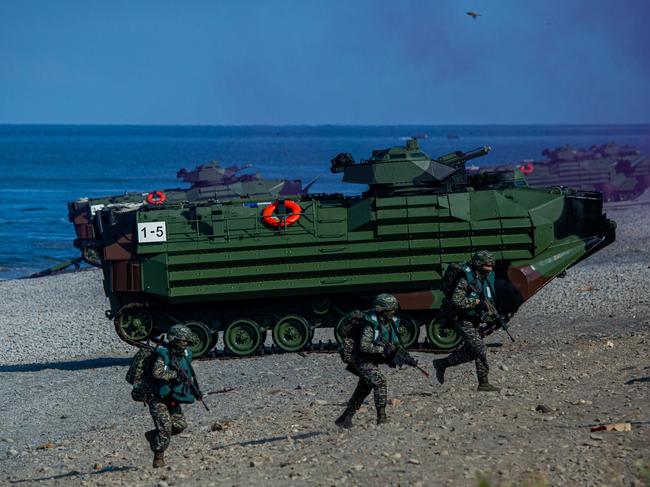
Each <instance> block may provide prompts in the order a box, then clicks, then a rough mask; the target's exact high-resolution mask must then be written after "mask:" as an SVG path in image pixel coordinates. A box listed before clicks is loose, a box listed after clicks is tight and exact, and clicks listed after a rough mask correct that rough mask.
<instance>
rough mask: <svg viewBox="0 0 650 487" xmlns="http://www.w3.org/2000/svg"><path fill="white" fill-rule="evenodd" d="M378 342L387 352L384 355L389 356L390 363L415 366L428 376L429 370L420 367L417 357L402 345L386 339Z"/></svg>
mask: <svg viewBox="0 0 650 487" xmlns="http://www.w3.org/2000/svg"><path fill="white" fill-rule="evenodd" d="M378 343H379V344H382V345H383V346H384V350H386V351H387V352H389V353H386V355H387V356H388V357H389V360H390V362H391V363H390V364H389V365H393V366H395V367H403V366H404V365H408V366H409V367H415V368H416V369H418V370H419V371H420V372H422V373H423V374H424V375H425V376H426V377H429V372H427V370H426V369H424V368H422V367H420V365H419V363H418V361H417V359H416V358H415V357H413V355H411V354H410V353H409V352H408V350H406V349H405V348H404V347H402V346H401V345H394V344H392V343H388V342H386V341H383V340H382V341H380V342H378Z"/></svg>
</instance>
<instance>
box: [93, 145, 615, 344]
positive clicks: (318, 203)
mask: <svg viewBox="0 0 650 487" xmlns="http://www.w3.org/2000/svg"><path fill="white" fill-rule="evenodd" d="M389 156H390V154H388V155H385V157H387V158H389ZM381 157H384V156H381ZM442 160H444V158H441V159H438V161H442ZM335 161H336V160H335ZM429 161H431V164H433V165H434V166H435V164H438V163H437V162H436V161H432V160H430V159H429ZM333 162H334V161H333ZM408 162H409V163H410V162H413V161H408ZM416 162H417V161H416ZM345 164H347V165H346V166H345V170H346V178H347V180H355V178H366V177H368V171H369V170H374V169H377V167H375V165H378V164H379V162H377V161H375V162H373V160H372V159H371V160H370V161H366V162H365V163H362V164H350V163H349V161H348V162H346V163H345ZM416 166H418V167H423V164H420V163H418V164H416ZM449 167H454V166H449ZM456 167H457V168H459V167H460V166H456ZM382 168H384V166H382ZM389 169H390V168H389ZM395 169H397V168H395ZM439 169H440V168H437V167H433V166H430V167H429V169H427V170H426V171H427V172H428V173H429V174H434V173H438V174H442V173H441V172H440V171H439ZM462 169H463V170H464V167H462ZM338 170H340V166H339V167H337V168H336V172H338ZM398 172H399V174H400V175H401V176H400V177H403V175H404V171H402V170H400V171H398ZM442 172H444V171H442ZM393 173H394V172H393V171H390V170H389V171H387V172H386V173H385V174H383V175H382V174H381V172H377V173H376V174H375V176H376V177H377V178H378V179H381V178H384V177H388V178H390V177H391V176H390V175H391V174H393ZM453 176H454V177H455V176H457V174H454V175H453ZM441 177H442V180H440V181H439V183H442V182H444V181H448V180H449V178H451V177H452V175H451V174H444V175H442V176H441ZM461 179H462V178H460V179H456V181H457V183H455V184H456V186H454V185H452V186H444V185H442V186H441V184H425V185H424V186H418V187H414V186H413V185H411V186H408V185H406V186H399V185H387V186H385V185H383V182H380V183H379V184H370V190H369V191H368V192H366V193H364V194H363V195H361V196H356V197H343V196H341V195H309V196H307V195H303V196H300V197H295V198H292V199H291V201H290V202H289V201H284V202H283V201H279V202H273V203H271V202H268V201H266V202H265V201H262V200H260V199H235V200H232V201H229V202H219V203H217V202H211V203H193V204H186V203H183V204H176V205H165V206H158V207H151V206H149V207H141V208H139V209H137V210H130V211H129V210H127V211H114V210H111V209H110V208H109V209H103V210H101V212H100V213H99V218H97V219H96V223H97V226H98V228H97V230H98V233H99V234H100V235H101V240H102V247H103V272H104V286H105V291H106V294H107V296H108V297H109V300H110V305H111V310H110V311H109V312H108V313H107V314H108V316H109V317H111V318H113V319H114V324H115V328H116V331H117V333H118V335H119V336H120V337H121V338H122V339H123V340H125V341H127V342H128V343H131V344H133V345H138V344H139V343H141V342H142V341H144V340H147V339H148V338H150V337H152V336H156V335H157V334H160V333H162V332H164V331H165V330H166V329H167V328H168V327H169V326H171V325H173V324H175V323H178V322H182V323H185V324H186V325H187V326H189V327H190V328H191V329H193V330H194V331H195V333H196V334H197V336H198V337H199V338H200V339H199V343H197V344H196V346H195V349H194V351H195V352H196V354H197V355H199V356H201V355H205V354H206V353H207V352H208V351H209V350H210V349H211V348H212V347H213V346H214V345H215V343H216V342H217V338H218V336H219V334H222V335H223V341H224V344H225V347H226V348H227V349H228V350H229V351H230V352H231V353H232V354H235V355H241V356H244V355H248V354H252V353H254V352H255V351H256V350H257V349H258V348H259V347H260V345H261V344H262V343H263V340H264V337H265V334H266V332H267V331H271V332H272V336H273V341H274V342H275V344H276V345H277V347H278V348H279V349H281V350H284V351H289V352H291V351H298V350H300V349H302V348H304V347H305V346H307V345H308V344H309V342H310V340H311V338H312V336H313V330H314V329H315V328H317V327H332V328H336V326H337V325H338V324H339V323H340V322H341V319H342V317H343V316H344V314H345V313H346V312H348V311H350V310H352V309H355V308H362V309H363V308H367V307H368V306H369V303H370V301H371V299H372V297H373V296H374V295H375V294H376V293H378V292H390V293H393V294H395V295H396V296H397V297H398V299H399V301H400V305H401V309H400V312H399V315H400V317H401V323H402V327H401V329H400V333H401V338H402V341H403V343H404V344H405V345H407V346H413V345H414V344H415V343H417V340H418V337H419V335H420V330H421V328H424V329H425V330H426V337H427V338H426V340H425V343H426V347H428V348H429V349H430V350H431V351H434V352H447V351H449V350H451V349H454V348H455V347H456V346H457V345H458V343H459V340H460V338H459V337H458V336H457V335H456V333H455V331H454V330H453V329H450V328H449V327H448V326H447V324H446V323H445V322H444V320H441V318H440V308H441V306H442V302H443V295H442V292H441V291H440V289H439V285H440V281H441V278H442V275H443V274H444V270H445V268H446V266H447V265H448V264H450V263H457V262H463V261H465V260H467V259H469V257H470V256H471V255H472V253H473V252H475V251H477V250H490V251H491V252H492V253H493V254H494V255H495V257H496V259H497V266H496V269H495V270H496V275H497V299H498V304H499V307H500V308H501V310H502V311H503V312H504V313H513V312H515V311H516V310H517V308H518V307H519V306H520V305H521V304H522V303H523V302H524V301H525V300H526V299H528V298H530V297H531V296H532V295H534V294H535V293H536V292H538V291H539V290H540V289H541V288H542V287H543V286H544V285H546V284H547V283H548V282H549V281H551V280H552V279H554V278H555V277H557V276H559V275H562V273H563V272H564V271H565V270H566V269H568V268H569V267H571V266H572V265H575V264H576V263H577V262H579V261H581V260H583V259H585V258H587V257H588V256H589V255H591V254H593V253H594V252H596V251H598V250H599V249H601V248H603V247H604V246H606V245H608V244H609V243H611V242H612V241H613V240H614V227H615V226H614V224H613V222H611V221H609V220H607V219H606V217H605V215H603V213H602V198H601V195H600V194H599V193H593V192H580V191H573V190H566V189H560V188H555V189H549V190H541V189H530V188H526V187H515V186H512V187H507V188H502V189H481V188H480V187H477V188H472V187H469V186H467V184H466V178H465V184H462V183H459V182H458V181H460V180H461ZM391 188H392V189H391ZM283 203H284V204H283ZM283 207H286V208H287V209H290V211H288V212H287V213H286V214H285V215H282V214H281V213H282V212H281V211H280V212H279V213H280V215H279V216H276V215H277V214H278V210H281V209H282V208H283ZM492 329H493V328H489V327H488V328H486V329H485V330H484V333H489V332H490V331H492ZM334 335H335V336H336V333H334Z"/></svg>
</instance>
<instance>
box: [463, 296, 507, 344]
mask: <svg viewBox="0 0 650 487" xmlns="http://www.w3.org/2000/svg"><path fill="white" fill-rule="evenodd" d="M469 287H470V289H472V290H473V291H474V292H475V293H476V294H478V295H479V299H480V300H481V303H480V304H483V305H484V306H485V308H486V309H487V312H486V313H484V314H483V316H482V317H481V320H483V321H487V319H489V318H492V319H493V320H495V321H496V322H497V324H498V325H499V326H500V327H501V328H503V331H505V332H506V333H507V334H508V336H509V337H510V340H512V341H513V342H514V341H515V339H514V337H513V336H512V335H511V334H510V330H509V329H508V325H507V324H506V320H505V319H504V318H503V316H501V313H499V310H498V309H497V308H496V306H494V304H492V301H490V300H489V299H488V298H487V297H486V296H485V294H483V292H482V291H481V290H480V289H478V288H477V287H476V285H474V283H472V284H469ZM480 304H479V306H480ZM486 315H487V316H486Z"/></svg>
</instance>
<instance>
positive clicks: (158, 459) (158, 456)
mask: <svg viewBox="0 0 650 487" xmlns="http://www.w3.org/2000/svg"><path fill="white" fill-rule="evenodd" d="M164 466H165V452H162V451H157V452H154V454H153V468H160V467H164Z"/></svg>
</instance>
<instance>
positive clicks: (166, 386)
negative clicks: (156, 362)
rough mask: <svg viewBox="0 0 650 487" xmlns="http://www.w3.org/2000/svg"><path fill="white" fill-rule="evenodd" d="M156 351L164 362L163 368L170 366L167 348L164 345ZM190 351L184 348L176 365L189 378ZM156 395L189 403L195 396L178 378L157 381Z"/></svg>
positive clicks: (190, 368)
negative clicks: (183, 352)
mask: <svg viewBox="0 0 650 487" xmlns="http://www.w3.org/2000/svg"><path fill="white" fill-rule="evenodd" d="M156 353H157V354H158V355H160V356H161V357H162V359H163V362H164V364H165V368H167V369H169V368H170V367H171V359H170V356H169V353H170V351H169V349H167V348H166V347H158V348H156ZM191 363H192V351H191V350H189V349H185V354H184V355H183V356H182V357H180V358H178V365H179V367H180V368H181V369H183V371H184V372H185V374H186V375H187V376H188V377H189V378H190V379H191V378H192V377H193V371H192V366H191V365H190V364H191ZM158 397H160V398H161V399H173V400H175V401H178V402H181V403H186V404H190V403H193V402H194V400H195V398H194V395H193V394H192V390H191V389H190V387H189V386H188V385H187V384H184V383H183V382H182V381H181V380H180V379H178V380H174V381H170V382H167V381H160V382H159V383H158Z"/></svg>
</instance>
